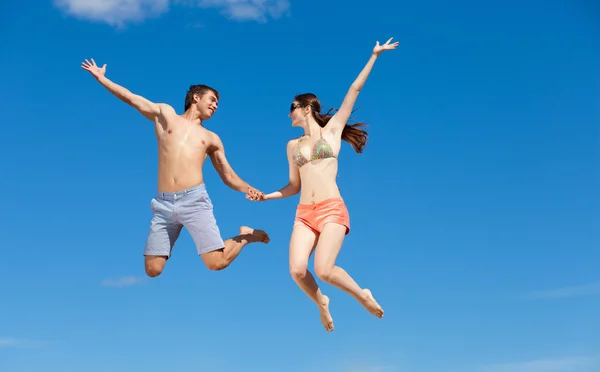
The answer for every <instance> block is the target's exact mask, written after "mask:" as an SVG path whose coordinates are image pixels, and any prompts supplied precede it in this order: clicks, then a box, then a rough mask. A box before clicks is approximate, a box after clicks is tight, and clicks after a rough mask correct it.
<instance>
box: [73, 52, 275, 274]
mask: <svg viewBox="0 0 600 372" xmlns="http://www.w3.org/2000/svg"><path fill="white" fill-rule="evenodd" d="M81 67H82V68H83V69H84V70H87V71H89V72H90V73H91V74H92V76H93V77H94V78H96V80H97V81H98V82H99V83H100V84H102V86H104V88H106V89H107V90H108V91H109V92H111V93H112V94H114V95H115V96H116V97H117V98H119V99H120V100H122V101H123V102H125V103H127V104H129V105H131V106H132V107H133V108H135V109H136V110H138V111H139V112H140V113H141V114H142V115H143V116H144V117H145V118H146V119H148V120H150V121H152V122H153V123H154V129H155V132H156V138H157V140H158V193H157V195H156V197H155V198H153V199H152V201H151V203H150V207H151V209H152V211H153V217H152V220H151V222H150V231H149V234H148V238H147V241H146V246H145V249H144V256H145V267H146V274H147V275H148V276H150V277H156V276H158V275H160V273H161V272H162V270H163V268H164V266H165V263H166V262H167V260H168V259H169V257H170V256H171V251H172V249H173V246H174V244H175V242H176V241H177V239H178V237H179V234H180V232H181V229H182V228H183V227H184V226H185V227H186V229H187V230H188V231H189V233H190V235H191V236H192V238H193V240H194V243H195V245H196V249H197V251H198V254H199V255H200V257H202V260H203V261H204V264H205V265H206V267H207V268H208V269H210V270H222V269H224V268H226V267H227V266H229V265H230V264H231V262H232V261H233V260H234V259H235V258H236V257H237V256H238V255H239V253H240V251H241V250H242V248H243V247H244V246H245V245H246V244H248V243H253V242H262V243H268V242H269V236H268V235H267V234H266V233H265V232H264V231H262V230H255V229H252V228H250V227H247V226H242V227H240V234H239V235H238V236H236V237H234V238H232V239H228V240H226V241H223V239H222V238H221V234H220V231H219V228H218V226H217V223H216V220H215V217H214V214H213V205H212V202H211V200H210V198H209V196H208V193H207V191H206V187H205V185H204V180H203V176H202V167H203V165H204V161H205V160H206V158H207V156H208V157H210V160H211V162H212V164H213V166H214V167H215V169H216V171H217V173H218V174H219V176H220V177H221V179H222V180H223V182H224V183H225V184H226V185H227V186H229V187H231V188H232V189H233V190H236V191H239V192H243V193H245V194H246V195H247V197H249V198H258V197H260V196H261V195H262V193H261V192H259V191H258V190H256V189H254V188H253V187H251V186H250V185H248V184H247V183H246V182H244V181H243V180H242V179H241V178H240V177H239V176H238V175H237V174H236V173H235V172H234V171H233V169H232V168H231V166H230V165H229V162H228V161H227V158H226V157H225V149H224V147H223V143H222V142H221V139H220V138H219V136H218V135H217V134H215V133H213V132H211V131H209V130H207V129H206V128H204V127H203V126H202V123H203V121H204V120H208V119H210V118H211V117H212V115H213V114H214V113H215V111H216V110H217V107H218V103H219V94H218V92H217V91H216V90H214V89H213V88H210V87H208V86H205V85H193V86H191V87H190V90H189V91H188V92H187V95H186V97H185V112H184V113H183V114H182V115H178V114H177V113H176V112H175V110H174V109H173V107H171V106H170V105H168V104H166V103H154V102H151V101H149V100H147V99H146V98H144V97H142V96H139V95H137V94H134V93H132V92H130V91H129V90H128V89H126V88H124V87H122V86H120V85H118V84H115V83H114V82H112V81H110V80H109V79H108V78H107V77H106V76H105V73H106V64H105V65H104V66H102V67H101V68H100V67H98V66H97V65H96V62H95V61H94V59H91V62H90V61H88V60H87V59H86V60H85V62H83V63H82V65H81Z"/></svg>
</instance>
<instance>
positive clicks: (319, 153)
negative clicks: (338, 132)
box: [292, 130, 335, 168]
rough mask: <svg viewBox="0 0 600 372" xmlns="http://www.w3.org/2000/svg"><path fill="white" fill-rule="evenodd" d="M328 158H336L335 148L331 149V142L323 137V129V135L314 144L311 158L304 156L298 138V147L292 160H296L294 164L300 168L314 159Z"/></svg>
mask: <svg viewBox="0 0 600 372" xmlns="http://www.w3.org/2000/svg"><path fill="white" fill-rule="evenodd" d="M328 158H335V155H333V150H332V149H331V145H329V142H327V140H326V139H325V138H324V137H323V131H322V130H321V137H320V138H319V139H318V140H317V142H315V144H314V145H313V149H312V154H311V156H310V160H308V159H306V158H305V157H304V155H302V151H300V140H298V143H296V149H295V150H294V153H293V155H292V160H293V161H294V164H295V165H296V166H297V167H298V168H302V167H303V166H304V164H306V163H308V162H311V161H313V160H320V159H328Z"/></svg>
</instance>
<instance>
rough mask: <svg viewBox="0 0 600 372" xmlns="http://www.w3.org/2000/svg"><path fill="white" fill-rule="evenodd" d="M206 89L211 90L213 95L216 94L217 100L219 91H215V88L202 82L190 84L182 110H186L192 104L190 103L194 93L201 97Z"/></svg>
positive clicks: (192, 100)
mask: <svg viewBox="0 0 600 372" xmlns="http://www.w3.org/2000/svg"><path fill="white" fill-rule="evenodd" d="M208 91H212V92H213V93H214V94H215V96H217V100H218V99H219V92H217V91H216V89H214V88H211V87H209V86H208V85H204V84H197V85H191V86H190V89H189V90H188V91H187V94H186V95H185V103H184V108H183V110H184V111H187V110H188V109H189V108H190V106H191V105H192V103H194V94H197V95H198V96H200V98H202V96H203V95H205V94H206V93H207V92H208Z"/></svg>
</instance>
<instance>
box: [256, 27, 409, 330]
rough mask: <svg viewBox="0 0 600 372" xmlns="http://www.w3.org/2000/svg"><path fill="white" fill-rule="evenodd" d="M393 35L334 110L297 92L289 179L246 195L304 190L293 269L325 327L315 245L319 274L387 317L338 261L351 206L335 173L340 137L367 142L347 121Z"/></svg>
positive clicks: (325, 303) (327, 319) (355, 143)
mask: <svg viewBox="0 0 600 372" xmlns="http://www.w3.org/2000/svg"><path fill="white" fill-rule="evenodd" d="M391 41H392V38H390V39H389V40H388V41H387V42H386V43H385V44H383V45H379V42H377V43H376V45H375V48H374V49H373V52H372V54H371V58H370V59H369V61H368V62H367V64H366V66H365V67H364V68H363V70H362V71H361V73H360V74H359V75H358V77H357V79H356V80H355V81H354V83H353V84H352V85H351V86H350V89H349V90H348V93H347V94H346V97H345V98H344V101H343V102H342V105H341V107H340V108H339V110H338V111H337V112H336V113H335V115H333V116H331V115H330V114H329V112H328V113H327V114H321V113H320V112H321V103H320V102H319V100H318V98H317V97H316V96H315V95H314V94H311V93H305V94H300V95H298V96H296V97H295V98H294V102H293V103H292V105H291V107H290V114H289V116H290V117H291V119H292V126H294V127H301V128H302V129H304V135H303V136H302V137H300V138H297V139H293V140H291V141H289V142H288V144H287V157H288V161H289V183H288V184H287V185H286V186H285V187H283V188H282V189H280V190H278V191H276V192H273V193H271V194H267V195H260V196H258V197H256V196H250V195H248V199H251V200H258V201H261V200H271V199H279V198H286V197H289V196H292V195H295V194H297V193H298V192H300V191H301V194H300V202H299V204H298V208H297V210H296V218H295V221H294V228H293V232H292V236H291V239H290V272H291V274H292V277H293V278H294V281H295V282H296V283H297V284H298V286H299V287H300V288H301V289H302V290H303V291H304V292H305V293H306V294H307V295H308V296H309V297H310V298H311V300H313V301H314V302H315V303H316V304H317V306H318V307H319V311H320V315H321V322H322V323H323V326H324V327H325V329H326V330H327V331H332V330H333V319H332V317H331V315H330V313H329V298H328V297H327V296H325V295H323V293H322V292H321V290H320V289H319V286H318V285H317V283H316V282H315V279H314V277H313V276H312V274H311V273H310V272H309V271H308V270H307V267H308V259H309V257H310V255H311V254H312V252H313V251H315V260H314V261H315V272H316V274H317V277H319V279H321V280H323V281H324V282H326V283H329V284H331V285H333V286H335V287H337V288H339V289H341V290H343V291H345V292H347V293H349V294H350V295H352V296H353V297H354V298H355V299H356V300H358V302H360V304H361V305H363V306H364V307H365V308H366V309H367V310H368V311H369V312H370V313H371V314H373V315H375V316H376V317H378V318H381V317H383V309H382V308H381V306H379V304H378V303H377V301H375V299H374V298H373V295H372V294H371V292H370V291H369V290H368V289H362V288H361V287H360V286H359V285H358V284H357V283H356V282H355V281H354V280H353V279H352V278H351V277H350V275H348V273H346V271H344V269H342V268H341V267H339V266H335V260H336V258H337V256H338V253H339V252H340V249H341V247H342V243H343V241H344V237H345V236H346V235H347V234H348V233H349V232H350V218H349V214H348V210H347V209H346V205H345V204H344V200H343V199H342V197H341V195H340V192H339V189H338V187H337V184H336V177H337V172H338V163H337V161H338V154H339V152H340V148H341V145H342V143H341V140H345V141H347V142H348V143H349V144H350V145H351V146H352V147H353V148H354V150H355V151H356V152H357V153H361V152H362V150H363V147H364V146H365V144H366V141H367V133H366V132H365V131H364V130H362V129H360V128H359V127H364V124H363V123H357V124H354V125H348V124H347V121H348V119H349V117H350V114H351V112H352V108H353V107H354V103H355V102H356V98H357V96H358V93H359V91H360V90H361V88H362V87H363V85H364V84H365V81H366V80H367V76H368V75H369V73H370V72H371V69H372V67H373V64H374V63H375V60H376V59H377V57H378V56H379V54H381V53H382V52H383V51H385V50H392V49H396V46H397V45H398V43H397V42H395V43H391V44H390V42H391ZM330 112H331V111H330ZM301 185H302V187H300V186H301Z"/></svg>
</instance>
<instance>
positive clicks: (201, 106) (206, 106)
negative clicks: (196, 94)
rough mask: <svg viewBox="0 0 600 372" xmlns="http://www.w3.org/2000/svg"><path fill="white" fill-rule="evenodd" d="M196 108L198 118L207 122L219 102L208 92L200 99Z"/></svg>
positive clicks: (213, 94) (212, 93) (214, 95)
mask: <svg viewBox="0 0 600 372" xmlns="http://www.w3.org/2000/svg"><path fill="white" fill-rule="evenodd" d="M196 107H197V108H198V111H200V118H201V119H202V120H207V119H210V118H211V117H212V116H213V115H214V113H215V111H217V108H218V107H219V100H218V99H217V96H216V94H215V93H214V92H213V91H211V90H209V91H207V92H206V93H204V95H203V96H202V97H200V99H199V100H198V104H197V106H196Z"/></svg>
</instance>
